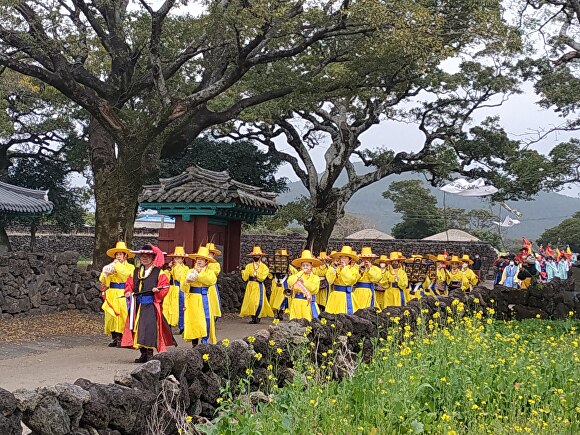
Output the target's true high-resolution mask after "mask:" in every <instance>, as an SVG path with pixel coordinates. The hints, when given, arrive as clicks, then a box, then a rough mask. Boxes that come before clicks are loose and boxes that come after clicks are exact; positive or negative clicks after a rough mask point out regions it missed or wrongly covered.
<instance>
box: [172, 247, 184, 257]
mask: <svg viewBox="0 0 580 435" xmlns="http://www.w3.org/2000/svg"><path fill="white" fill-rule="evenodd" d="M167 256H168V257H184V258H185V257H187V254H186V253H185V249H184V248H183V246H176V247H175V249H174V250H173V253H172V254H167Z"/></svg>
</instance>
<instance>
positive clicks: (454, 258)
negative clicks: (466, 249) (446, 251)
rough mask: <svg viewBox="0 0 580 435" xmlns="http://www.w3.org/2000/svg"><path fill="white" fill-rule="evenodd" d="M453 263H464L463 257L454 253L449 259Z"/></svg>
mask: <svg viewBox="0 0 580 435" xmlns="http://www.w3.org/2000/svg"><path fill="white" fill-rule="evenodd" d="M453 263H459V264H461V263H463V260H462V259H461V258H459V257H458V256H457V255H453V256H451V259H450V260H449V264H453Z"/></svg>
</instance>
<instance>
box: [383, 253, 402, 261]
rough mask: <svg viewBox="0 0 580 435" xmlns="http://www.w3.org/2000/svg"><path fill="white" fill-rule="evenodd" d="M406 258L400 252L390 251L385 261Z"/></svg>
mask: <svg viewBox="0 0 580 435" xmlns="http://www.w3.org/2000/svg"><path fill="white" fill-rule="evenodd" d="M402 260H406V258H405V257H404V256H403V254H402V253H401V252H391V253H390V254H389V258H388V260H387V261H402Z"/></svg>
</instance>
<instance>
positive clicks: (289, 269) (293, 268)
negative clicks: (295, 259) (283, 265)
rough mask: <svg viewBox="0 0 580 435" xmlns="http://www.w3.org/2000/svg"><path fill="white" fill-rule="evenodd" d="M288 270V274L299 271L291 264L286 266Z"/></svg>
mask: <svg viewBox="0 0 580 435" xmlns="http://www.w3.org/2000/svg"><path fill="white" fill-rule="evenodd" d="M288 271H289V272H290V275H294V274H296V273H298V272H299V270H298V269H296V268H295V267H294V266H292V265H290V266H288Z"/></svg>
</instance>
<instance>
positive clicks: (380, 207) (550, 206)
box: [278, 164, 579, 240]
mask: <svg viewBox="0 0 580 435" xmlns="http://www.w3.org/2000/svg"><path fill="white" fill-rule="evenodd" d="M355 166H356V167H357V172H359V173H364V172H365V170H367V169H366V168H365V167H364V166H363V165H362V164H359V165H355ZM413 179H421V176H420V175H418V174H403V175H391V176H389V177H387V178H385V179H383V180H381V181H378V182H376V183H374V184H371V185H370V186H367V187H365V188H364V189H361V190H360V191H359V192H357V193H355V194H354V196H353V197H352V199H351V200H350V201H349V202H348V204H347V205H346V211H347V212H349V213H356V214H360V215H363V216H366V217H368V218H369V219H370V220H372V221H373V222H374V223H375V225H376V228H377V229H378V230H381V231H385V232H388V233H390V231H391V229H392V228H393V225H395V224H397V223H398V222H400V220H401V215H400V214H399V213H395V212H394V211H393V203H392V202H391V201H390V200H386V199H384V198H383V196H382V193H383V192H384V191H385V190H387V188H388V186H389V184H391V182H393V181H401V180H413ZM338 181H339V183H338V185H342V184H344V183H345V182H346V174H342V175H341V177H340V178H339V180H338ZM423 184H424V186H425V187H426V188H428V189H429V190H430V191H431V193H432V194H434V195H435V197H436V198H437V202H438V204H439V207H443V192H441V191H440V190H438V189H436V188H434V187H432V186H430V185H429V184H428V183H427V182H425V181H424V180H423ZM288 188H289V190H288V192H285V193H282V194H280V196H279V197H278V201H279V202H280V203H281V204H286V203H288V202H290V201H293V200H294V199H296V198H298V197H300V196H302V195H307V193H308V192H307V191H306V189H305V188H304V186H303V185H302V183H300V182H298V181H297V182H292V183H289V184H288ZM506 203H507V205H508V206H510V207H511V208H515V209H517V210H519V211H520V212H522V217H521V218H518V219H519V220H520V221H521V223H520V224H519V225H516V226H514V227H512V228H509V229H505V228H502V234H503V235H504V237H507V238H520V237H522V236H525V237H527V238H528V239H531V240H533V239H535V238H537V237H538V236H539V235H540V234H542V233H543V232H544V230H545V229H546V228H551V227H554V226H556V225H558V224H559V223H560V222H561V221H562V220H564V219H565V218H567V217H570V216H572V215H573V214H574V213H576V212H577V211H579V210H578V208H579V201H578V199H575V198H572V197H569V196H564V195H560V194H558V193H547V192H540V193H539V194H538V195H536V196H535V198H534V200H533V201H507V202H506ZM445 205H446V207H453V208H464V209H466V210H471V209H478V208H485V209H489V207H490V204H489V201H487V200H485V199H480V198H469V197H460V196H458V195H453V194H446V195H445ZM492 211H493V212H494V213H495V214H499V206H498V205H495V206H494V207H493V210H492ZM506 213H507V211H506V210H505V209H503V208H502V210H501V217H502V219H503V217H505V215H506ZM510 216H511V217H512V218H515V216H513V215H510Z"/></svg>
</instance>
